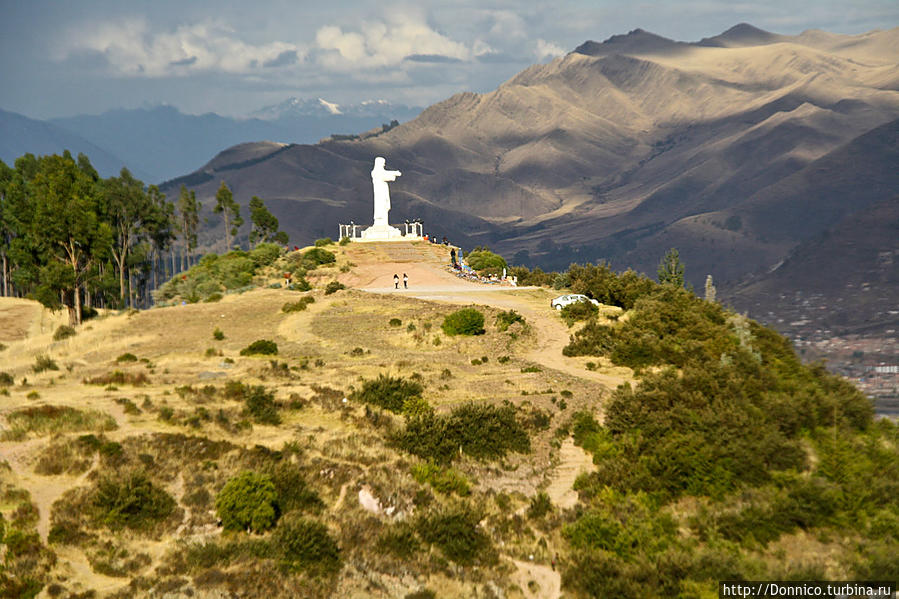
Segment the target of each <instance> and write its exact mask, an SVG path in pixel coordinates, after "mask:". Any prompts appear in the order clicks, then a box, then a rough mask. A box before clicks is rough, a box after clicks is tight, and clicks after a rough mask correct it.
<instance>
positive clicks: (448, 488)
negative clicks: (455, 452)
mask: <svg viewBox="0 0 899 599" xmlns="http://www.w3.org/2000/svg"><path fill="white" fill-rule="evenodd" d="M412 477H413V478H414V479H415V480H416V481H418V482H419V483H420V484H426V483H427V484H429V485H431V486H432V487H433V488H434V490H435V491H438V492H440V493H443V494H444V495H451V494H453V493H455V494H456V495H460V496H465V495H468V494H469V493H470V492H471V489H470V488H469V486H468V479H466V478H465V475H464V474H462V473H461V472H459V471H458V470H456V469H455V468H447V467H443V466H438V465H437V464H432V463H430V462H424V463H421V464H415V465H414V466H412Z"/></svg>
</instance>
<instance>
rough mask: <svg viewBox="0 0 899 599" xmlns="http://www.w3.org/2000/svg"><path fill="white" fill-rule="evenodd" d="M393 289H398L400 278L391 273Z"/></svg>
mask: <svg viewBox="0 0 899 599" xmlns="http://www.w3.org/2000/svg"><path fill="white" fill-rule="evenodd" d="M393 288H394V289H399V288H400V276H399V275H398V274H396V273H393Z"/></svg>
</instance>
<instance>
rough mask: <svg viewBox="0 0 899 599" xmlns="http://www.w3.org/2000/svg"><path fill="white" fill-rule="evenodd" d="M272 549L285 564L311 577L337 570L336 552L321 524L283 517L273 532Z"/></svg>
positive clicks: (334, 544) (338, 557) (329, 536)
mask: <svg viewBox="0 0 899 599" xmlns="http://www.w3.org/2000/svg"><path fill="white" fill-rule="evenodd" d="M273 540H274V543H275V546H276V547H278V548H279V550H280V552H281V558H282V560H283V561H284V563H285V565H287V566H288V567H289V568H291V569H293V570H303V571H306V572H308V573H310V574H313V575H328V574H333V573H335V572H337V571H338V570H340V549H339V548H338V547H337V543H336V542H335V541H334V539H333V538H331V535H330V533H329V532H328V528H327V527H326V526H325V525H324V524H322V523H321V522H316V521H315V520H308V519H305V518H285V520H284V521H282V522H281V524H280V525H279V526H278V528H277V529H275V533H274V539H273Z"/></svg>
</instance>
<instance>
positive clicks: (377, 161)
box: [375, 156, 387, 168]
mask: <svg viewBox="0 0 899 599" xmlns="http://www.w3.org/2000/svg"><path fill="white" fill-rule="evenodd" d="M385 162H387V161H386V160H384V159H383V158H381V157H380V156H378V157H377V158H375V168H384V163H385Z"/></svg>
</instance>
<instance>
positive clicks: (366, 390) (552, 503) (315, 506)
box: [0, 244, 899, 597]
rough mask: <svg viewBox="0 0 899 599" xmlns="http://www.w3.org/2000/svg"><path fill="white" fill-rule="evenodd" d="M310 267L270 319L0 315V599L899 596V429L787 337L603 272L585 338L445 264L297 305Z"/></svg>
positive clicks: (228, 302) (23, 307)
mask: <svg viewBox="0 0 899 599" xmlns="http://www.w3.org/2000/svg"><path fill="white" fill-rule="evenodd" d="M310 249H311V248H307V249H306V250H304V251H303V252H297V253H292V255H288V256H282V257H279V258H277V259H276V260H275V261H274V262H272V266H271V267H267V268H265V267H263V268H260V269H258V270H254V271H253V274H252V275H251V286H252V288H251V289H249V290H243V292H240V290H242V289H243V288H241V287H236V286H235V287H234V289H235V290H237V291H236V292H233V293H227V292H226V289H225V288H226V287H227V285H223V289H222V294H223V297H221V299H219V300H218V301H211V302H206V301H198V300H200V298H199V297H189V296H183V297H189V299H186V300H184V301H185V303H184V304H182V303H180V302H176V303H175V304H174V305H170V306H166V307H157V308H154V309H152V310H147V311H140V312H138V311H131V312H123V313H110V314H105V315H100V316H98V317H97V318H95V319H93V320H89V321H87V322H85V323H84V324H83V325H81V326H80V327H79V328H78V329H77V330H75V332H74V333H75V334H74V335H68V336H66V335H65V333H63V334H58V324H59V323H57V322H56V321H54V320H53V317H52V315H49V314H48V313H46V312H45V311H43V310H41V309H39V308H38V307H37V306H36V305H35V304H29V303H27V302H25V301H24V300H6V299H4V300H0V302H2V303H0V327H2V328H0V341H2V343H3V344H4V346H5V348H4V349H3V350H2V351H0V361H2V364H3V367H2V370H3V373H4V374H2V375H0V376H2V377H3V378H2V380H0V386H2V389H3V391H2V395H0V406H2V412H0V455H2V456H3V460H4V461H3V462H2V463H0V485H2V486H0V492H2V496H0V513H2V516H3V519H2V538H3V544H4V545H5V551H4V552H3V553H2V556H3V557H2V560H3V569H0V590H2V592H0V594H3V595H4V596H12V597H30V596H33V595H34V594H35V593H37V592H38V591H39V590H40V591H41V592H42V593H44V594H45V595H46V596H61V597H76V596H86V595H84V594H85V593H90V592H91V591H94V592H96V596H98V597H130V596H146V595H149V594H151V593H156V594H163V593H165V594H168V595H169V596H178V597H180V596H185V597H186V596H194V597H220V596H223V595H224V596H227V595H229V594H232V593H236V594H239V595H240V596H244V597H295V596H322V597H326V596H340V597H438V596H440V597H442V596H454V597H455V596H474V595H475V594H477V596H506V597H559V596H561V595H560V592H563V591H564V593H565V594H566V596H572V595H573V596H610V597H612V596H614V597H631V596H634V597H636V596H646V595H647V594H649V595H652V596H672V595H676V594H678V593H682V594H683V595H684V596H709V597H711V596H715V595H716V594H717V582H716V581H717V580H718V579H721V578H728V577H733V578H759V577H765V578H796V579H809V578H833V579H847V578H881V579H890V578H895V577H896V576H897V572H896V569H895V563H894V560H892V558H891V557H890V556H893V555H895V551H896V549H897V548H899V505H897V503H896V499H895V498H896V497H897V496H899V494H897V493H896V491H897V490H899V473H897V471H896V464H897V463H899V461H897V460H896V457H897V451H899V450H897V442H899V437H897V434H899V433H897V428H896V427H895V426H894V425H890V424H889V423H873V422H872V421H871V419H870V404H869V403H867V402H866V401H865V400H864V398H862V397H861V396H860V395H858V393H857V392H855V391H854V390H853V389H852V388H851V387H850V386H848V384H846V383H844V382H842V381H840V380H838V379H835V378H833V377H831V376H830V375H827V374H826V373H824V372H823V371H822V370H820V369H810V368H807V367H804V366H801V365H800V364H799V362H798V360H796V359H795V355H793V353H792V350H791V349H790V348H789V345H788V344H787V343H785V342H784V341H783V340H782V339H781V338H779V337H778V336H777V335H776V334H774V333H772V332H770V331H769V330H767V329H763V328H761V327H758V326H757V325H755V324H752V323H749V322H748V321H745V320H741V319H739V318H737V317H735V316H734V315H731V314H729V313H727V312H726V311H724V310H723V309H721V308H720V307H719V306H717V305H713V304H708V303H707V302H703V301H702V300H698V299H696V298H694V297H693V296H690V295H689V294H687V293H686V292H683V291H677V290H673V289H668V288H662V287H659V286H657V285H654V284H651V283H648V282H646V283H642V282H640V281H639V280H637V279H635V278H633V277H630V276H629V275H628V277H620V278H619V277H618V276H617V275H614V274H610V273H609V272H608V271H607V270H603V269H602V268H600V269H594V268H585V269H582V270H579V271H573V272H572V273H569V274H570V277H571V278H570V280H569V282H570V284H571V285H572V288H574V289H575V290H577V291H583V292H586V293H589V294H591V295H593V296H596V297H604V298H609V299H608V301H609V302H610V303H615V302H617V301H618V300H617V299H616V298H621V297H625V298H627V299H626V302H625V303H627V304H628V305H627V310H624V309H622V308H621V307H618V306H614V305H604V306H601V307H600V309H599V310H598V311H596V313H595V314H593V315H592V316H590V315H587V317H588V318H589V320H587V321H586V322H584V321H579V320H577V318H579V317H580V316H578V315H577V314H571V313H568V312H566V313H564V314H563V316H566V317H569V321H568V322H571V323H572V324H571V325H570V326H569V324H568V322H566V320H564V319H563V318H562V317H560V315H559V314H558V313H557V312H556V311H554V310H552V309H550V307H549V300H550V299H551V298H552V297H554V296H555V295H557V294H558V293H559V292H557V291H553V290H550V289H544V288H539V287H525V288H519V289H514V288H510V287H500V286H488V285H478V284H475V283H469V282H466V281H462V280H459V279H456V278H455V277H453V276H452V274H450V273H448V272H446V271H445V270H443V264H445V262H446V257H445V256H444V255H443V252H445V248H439V247H434V246H430V245H429V244H399V245H396V246H386V247H385V246H384V245H377V244H373V245H362V244H350V245H349V246H345V247H344V246H338V245H330V246H326V247H324V248H321V249H324V250H327V251H330V252H332V253H333V254H334V262H333V263H331V262H327V263H323V264H322V265H320V266H317V267H316V268H314V269H312V268H305V267H304V270H305V271H306V273H305V279H306V280H307V281H309V282H310V284H311V289H309V290H307V291H300V290H299V288H298V287H297V285H296V281H297V279H296V277H295V279H294V289H288V288H287V287H284V286H282V284H281V282H282V281H284V272H282V271H283V270H284V265H285V264H289V263H291V262H292V261H293V262H297V263H298V265H299V266H302V261H303V256H304V255H305V253H306V252H308V251H309V250H310ZM293 255H298V256H299V257H300V258H299V259H294V258H293ZM232 259H235V260H236V259H242V256H235V257H233V258H232ZM218 260H225V258H219V259H218ZM307 266H308V265H307ZM397 269H403V270H405V269H408V271H409V272H410V273H413V276H410V282H411V288H410V289H409V290H408V291H404V290H400V291H394V290H393V288H392V285H391V284H390V282H391V278H392V274H393V272H394V271H395V270H397ZM210 272H212V271H211V270H208V271H207V273H206V274H210ZM213 274H215V273H213ZM192 276H194V275H188V277H192ZM210 276H212V275H210ZM335 280H336V281H343V282H344V283H345V284H347V285H348V288H345V289H337V286H336V285H330V283H332V282H333V281H335ZM182 281H183V279H182ZM207 282H208V281H207ZM276 282H277V283H278V284H277V286H275V283H276ZM416 284H418V285H419V287H418V288H416ZM611 287H615V288H616V289H618V290H619V291H620V290H621V289H624V290H625V291H627V293H619V294H617V295H616V294H609V293H605V294H603V293H604V290H608V289H609V288H611ZM172 297H182V296H180V295H179V296H172ZM190 302H194V303H190ZM300 305H301V306H302V307H299V306H300ZM660 306H664V307H665V309H666V310H667V312H665V318H659V317H658V316H655V317H654V316H653V315H654V314H655V313H656V312H657V309H658V308H659V307H660ZM462 309H468V311H467V312H465V313H464V314H465V315H464V316H456V317H454V318H453V319H452V320H453V324H452V326H449V325H447V324H446V318H447V317H448V316H450V315H451V314H453V313H455V312H457V311H459V310H462ZM472 309H473V310H474V312H475V313H479V314H480V315H481V317H482V318H483V321H482V322H478V318H477V317H476V314H474V313H473V312H471V310H472ZM26 320H27V322H24V321H26ZM470 325H472V326H470ZM666 327H667V328H666ZM466 329H470V330H471V331H473V332H475V331H478V330H479V329H482V330H483V332H482V333H480V334H475V335H464V334H451V333H454V332H458V331H459V330H466ZM566 346H567V347H571V348H575V349H565V348H566ZM563 350H564V351H563ZM575 354H576V355H575ZM713 364H714V367H713V366H712V365H713ZM703 372H705V373H706V374H703ZM716 373H717V375H720V376H717V375H716ZM713 375H716V376H713ZM716 378H718V379H719V380H718V383H717V384H716V382H715V380H716ZM621 383H627V384H625V385H623V386H619V385H620V384H621ZM758 431H761V432H763V433H764V436H763V437H754V436H753V435H755V433H756V432H758ZM722 433H726V435H725V436H722V437H721V438H716V435H720V434H722ZM729 441H731V442H732V444H729ZM756 441H758V443H756ZM762 441H764V443H762ZM653 443H656V444H658V445H657V446H655V447H654V446H653ZM647 444H648V445H647ZM688 450H689V451H688ZM666 458H667V461H666ZM579 474H580V476H578V475H579ZM572 487H573V488H572Z"/></svg>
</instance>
